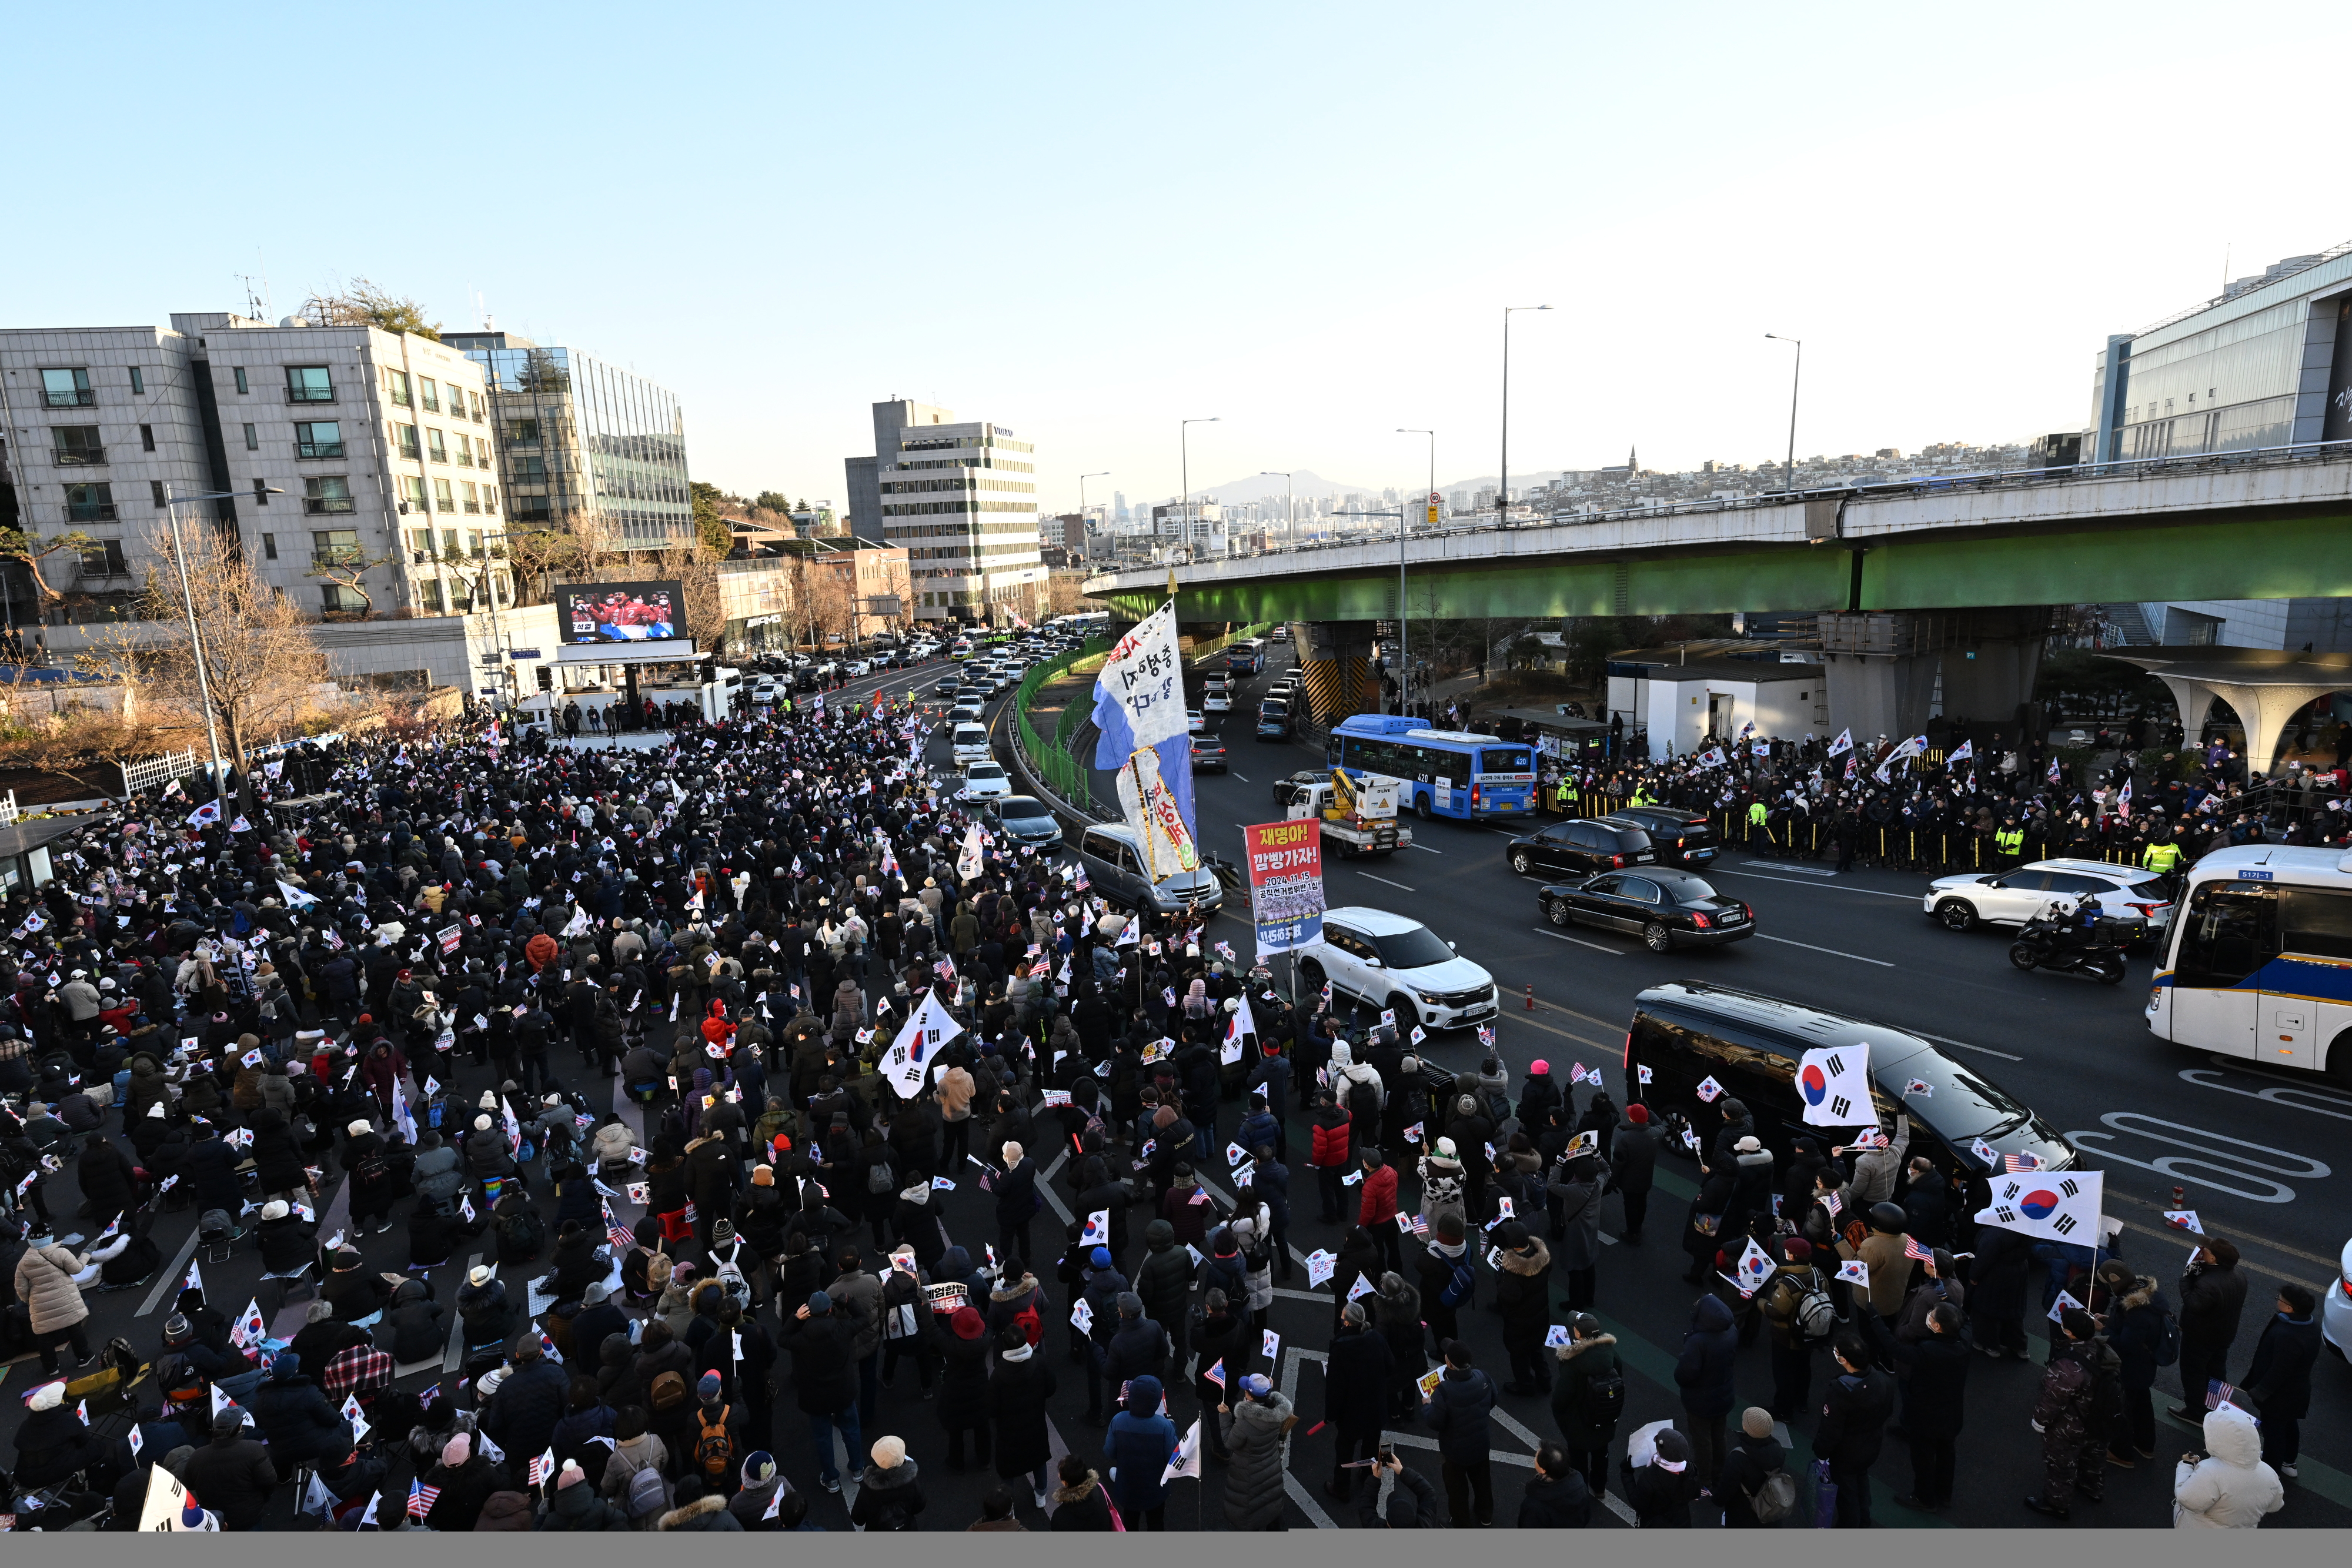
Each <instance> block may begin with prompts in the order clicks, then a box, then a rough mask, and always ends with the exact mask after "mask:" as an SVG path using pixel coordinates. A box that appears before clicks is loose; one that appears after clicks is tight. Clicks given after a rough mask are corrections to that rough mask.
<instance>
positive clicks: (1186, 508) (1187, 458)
mask: <svg viewBox="0 0 2352 1568" xmlns="http://www.w3.org/2000/svg"><path fill="white" fill-rule="evenodd" d="M1218 419H1219V416H1218V415H1216V414H1210V415H1208V416H1207V417H1206V418H1204V419H1183V420H1179V421H1177V422H1176V446H1177V461H1178V462H1179V463H1180V464H1181V465H1182V473H1183V476H1184V501H1183V505H1182V506H1181V507H1178V508H1177V516H1179V517H1182V518H1183V519H1184V559H1187V560H1190V559H1192V426H1194V425H1196V424H1214V423H1217V422H1218ZM1170 580H1171V581H1173V580H1175V579H1174V575H1173V574H1172V573H1171V575H1170Z"/></svg>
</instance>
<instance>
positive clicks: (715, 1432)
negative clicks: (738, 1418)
mask: <svg viewBox="0 0 2352 1568" xmlns="http://www.w3.org/2000/svg"><path fill="white" fill-rule="evenodd" d="M664 1375H665V1376H673V1375H675V1374H664ZM655 1381H656V1382H659V1381H660V1379H659V1378H656V1379H655ZM731 1408H733V1406H727V1405H722V1406H719V1421H718V1424H717V1425H716V1426H714V1425H712V1423H711V1421H710V1418H709V1416H705V1415H703V1414H701V1413H700V1412H697V1413H696V1415H695V1417H694V1420H695V1425H696V1426H697V1427H699V1428H700V1429H701V1430H700V1435H699V1436H698V1437H696V1438H695V1439H694V1462H695V1464H696V1465H697V1466H698V1467H700V1469H701V1470H702V1473H703V1474H704V1475H706V1476H724V1475H725V1474H726V1473H727V1472H728V1471H729V1470H730V1469H734V1468H735V1439H734V1438H733V1437H730V1436H729V1435H728V1431H727V1413H728V1411H729V1410H730V1409H731Z"/></svg>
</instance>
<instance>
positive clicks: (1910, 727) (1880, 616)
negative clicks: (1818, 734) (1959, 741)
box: [1819, 605, 2053, 745]
mask: <svg viewBox="0 0 2352 1568" xmlns="http://www.w3.org/2000/svg"><path fill="white" fill-rule="evenodd" d="M2052 622H2053V615H2052V612H2051V611H2050V610H2049V609H2048V608H2046V607H2043V606H2040V605H2024V606H2015V607H2000V608H1990V609H1981V610H1953V611H1937V612H1933V613H1917V614H1905V613H1874V612H1855V613H1844V614H1832V615H1823V616H1822V617H1820V619H1819V625H1820V631H1821V638H1822V657H1823V658H1824V659H1825V660H1826V661H1827V662H1828V664H1829V671H1828V674H1829V696H1830V725H1831V731H1832V734H1834V733H1835V732H1836V731H1837V730H1840V729H1850V730H1852V731H1853V736H1854V738H1855V740H1857V741H1860V740H1862V739H1864V738H1865V737H1876V736H1881V735H1884V736H1886V737H1889V738H1890V739H1901V738H1903V737H1906V736H1914V735H1924V734H1926V733H1927V721H1928V719H1929V718H1931V717H1933V716H1936V714H1937V711H1940V712H1941V713H1942V714H1943V715H1944V716H1948V717H1956V718H1966V719H1969V720H1970V721H1972V722H1974V723H1977V724H1990V725H1991V726H1993V727H1996V728H1998V729H1999V730H2000V732H2001V735H2002V737H2003V739H2004V740H2006V741H2008V742H2009V743H2011V744H2012V745H2013V744H2015V743H2016V742H2017V741H2018V739H2019V738H2020V737H2021V736H2022V735H2023V734H2024V733H2025V732H2026V731H2027V730H2028V729H2030V728H2031V727H2032V725H2033V723H2034V717H2033V712H2032V703H2033V685H2034V682H2035V680H2036V678H2037V677H2039V675H2040V674H2041V673H2042V643H2043V640H2044V639H2045V638H2047V637H2048V635H2049V633H2050V628H2051V625H2052ZM1938 677H1940V678H1941V681H1942V698H1941V702H1940V704H1939V703H1938V701H1937V679H1938Z"/></svg>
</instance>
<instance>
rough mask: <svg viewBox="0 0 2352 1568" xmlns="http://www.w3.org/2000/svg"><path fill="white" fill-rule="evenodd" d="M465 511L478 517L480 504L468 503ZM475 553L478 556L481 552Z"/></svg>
mask: <svg viewBox="0 0 2352 1568" xmlns="http://www.w3.org/2000/svg"><path fill="white" fill-rule="evenodd" d="M466 510H467V511H469V512H472V513H474V514H475V515H476V516H479V515H480V513H481V510H482V504H481V503H480V502H479V501H468V502H467V503H466ZM475 553H476V554H477V555H478V554H480V553H481V552H480V551H478V550H477V551H476V552H475Z"/></svg>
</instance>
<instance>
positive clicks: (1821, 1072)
mask: <svg viewBox="0 0 2352 1568" xmlns="http://www.w3.org/2000/svg"><path fill="white" fill-rule="evenodd" d="M1797 1092H1798V1093H1799V1095H1801V1097H1802V1098H1803V1100H1804V1102H1805V1120H1806V1121H1807V1122H1808V1123H1810V1124H1812V1125H1814V1126H1817V1127H1859V1126H1864V1125H1872V1126H1874V1125H1876V1124H1877V1122H1878V1111H1877V1108H1876V1107H1875V1106H1874V1105H1873V1104H1872V1103H1871V1099H1870V1047H1869V1045H1868V1044H1866V1043H1865V1044H1858V1045H1833V1046H1828V1047H1825V1048H1823V1049H1822V1050H1819V1051H1807V1052H1805V1054H1804V1058H1803V1060H1802V1061H1800V1062H1799V1063H1798V1064H1797Z"/></svg>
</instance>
